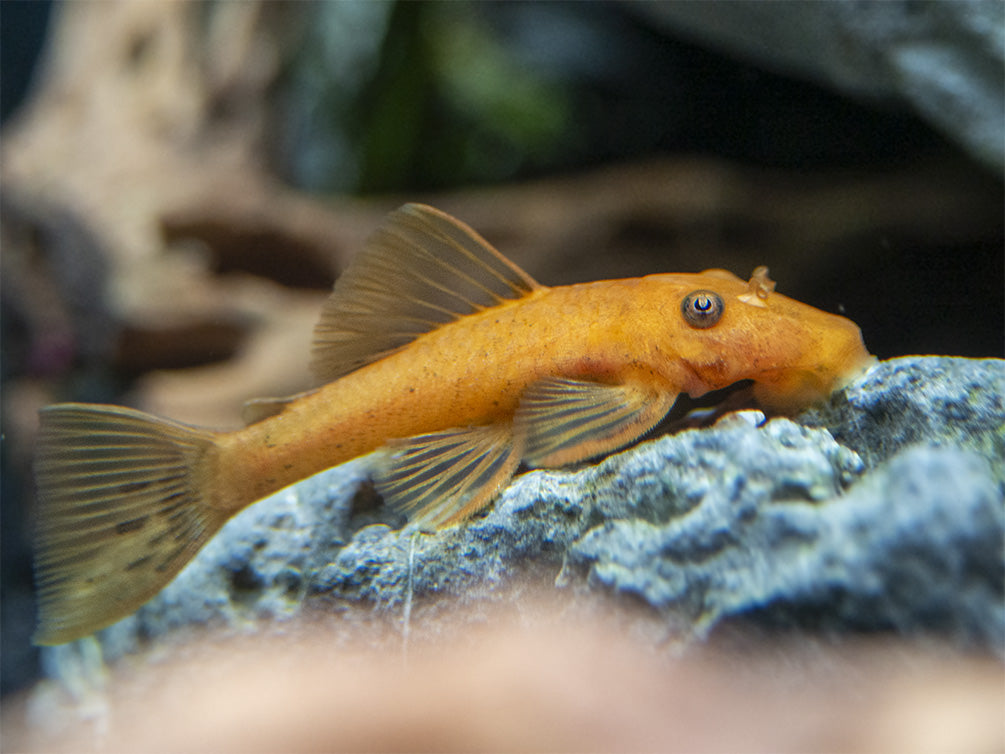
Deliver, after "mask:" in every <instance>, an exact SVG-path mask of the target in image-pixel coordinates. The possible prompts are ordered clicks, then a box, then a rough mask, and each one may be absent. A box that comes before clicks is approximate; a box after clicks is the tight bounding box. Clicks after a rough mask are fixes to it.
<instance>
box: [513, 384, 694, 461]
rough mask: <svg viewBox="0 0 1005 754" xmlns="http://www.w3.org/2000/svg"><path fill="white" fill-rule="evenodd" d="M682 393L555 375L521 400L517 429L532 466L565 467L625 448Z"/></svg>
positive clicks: (657, 421) (527, 459) (651, 425)
mask: <svg viewBox="0 0 1005 754" xmlns="http://www.w3.org/2000/svg"><path fill="white" fill-rule="evenodd" d="M676 398H677V394H676V393H668V392H661V391H659V390H656V389H655V388H650V387H647V386H642V385H636V384H631V383H627V384H606V383H601V382H595V381H592V380H574V379H568V378H564V377H549V378H546V379H543V380H539V381H537V382H535V383H534V384H533V385H531V386H530V387H529V388H528V389H527V390H526V391H525V392H524V394H523V396H522V397H521V399H520V407H519V409H518V410H517V413H516V418H515V420H514V432H515V434H516V435H517V436H518V437H523V438H524V442H525V448H524V452H523V458H524V460H525V461H526V462H527V464H528V465H530V466H538V467H539V466H564V465H566V464H570V463H576V462H578V461H585V460H587V459H588V458H593V457H594V456H598V455H602V454H604V453H610V452H612V451H614V450H617V449H619V448H621V447H624V446H625V445H627V444H628V443H630V442H631V441H632V440H635V439H637V438H638V437H640V436H642V435H643V434H644V433H645V432H647V431H649V430H650V429H652V428H653V427H655V426H656V425H657V424H658V423H659V421H660V420H661V419H662V418H663V417H664V416H666V414H667V412H668V411H669V410H670V408H671V407H672V406H673V403H674V401H675V400H676Z"/></svg>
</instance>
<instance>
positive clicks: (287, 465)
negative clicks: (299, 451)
mask: <svg viewBox="0 0 1005 754" xmlns="http://www.w3.org/2000/svg"><path fill="white" fill-rule="evenodd" d="M292 468H293V464H292V463H284V464H283V471H289V470H290V469H292Z"/></svg>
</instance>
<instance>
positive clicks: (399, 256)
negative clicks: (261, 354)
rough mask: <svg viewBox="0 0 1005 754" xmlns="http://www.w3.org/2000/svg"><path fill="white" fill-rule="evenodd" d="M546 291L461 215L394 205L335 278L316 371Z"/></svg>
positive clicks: (382, 352) (316, 349) (318, 338)
mask: <svg viewBox="0 0 1005 754" xmlns="http://www.w3.org/2000/svg"><path fill="white" fill-rule="evenodd" d="M540 288H542V286H541V285H539V284H538V283H536V282H535V281H534V280H533V278H531V277H530V276H529V275H528V274H527V273H526V272H524V271H523V270H521V269H520V268H519V267H517V266H516V265H515V264H513V263H512V262H510V261H509V260H508V259H506V257H504V256H503V255H502V254H500V253H499V252H498V251H496V250H495V249H494V248H492V246H490V245H489V243H488V242H487V241H485V239H483V238H482V237H481V236H479V235H478V234H477V233H475V231H473V230H472V229H471V228H469V227H468V226H467V225H465V224H464V223H462V222H460V221H459V220H455V219H454V218H453V217H451V216H450V215H448V214H446V213H444V212H440V211H439V210H436V209H433V208H432V207H427V206H425V205H421V204H406V205H404V206H403V207H401V208H400V209H397V210H395V211H394V212H392V213H391V214H390V215H388V217H387V219H386V220H385V221H384V223H383V224H382V225H381V226H380V227H379V228H378V229H377V230H376V231H375V232H374V234H373V235H372V236H371V237H370V239H369V240H368V241H367V244H366V247H365V248H364V249H363V250H362V251H361V252H360V253H359V255H358V256H357V257H356V258H355V259H354V260H353V262H352V264H351V265H349V268H348V269H347V270H346V271H345V272H344V273H343V274H342V276H341V277H340V278H339V279H338V280H337V281H336V282H335V290H334V291H333V292H332V294H331V296H329V297H328V300H327V301H326V302H325V304H324V307H323V308H322V310H321V319H320V321H319V322H318V324H317V326H315V328H314V345H313V348H312V350H311V370H312V371H313V373H314V376H315V377H316V378H317V379H318V380H320V381H322V382H327V381H331V380H334V379H337V378H339V377H342V376H343V375H345V374H348V373H349V372H352V371H353V370H355V369H358V368H359V367H361V366H364V365H366V364H370V363H372V362H374V361H377V360H379V359H382V358H384V357H385V356H387V355H389V354H391V353H394V352H395V351H397V350H398V349H400V348H402V347H403V346H405V345H407V344H408V343H411V342H412V341H413V340H415V339H416V338H417V337H419V336H420V335H422V334H423V333H427V332H429V331H431V330H435V329H436V328H438V327H440V326H442V325H444V324H446V323H448V322H452V321H454V320H456V319H458V318H460V317H463V316H465V315H468V314H472V313H474V312H477V311H481V310H482V309H486V308H489V307H492V306H496V305H498V304H501V303H503V302H504V301H507V300H514V299H518V298H522V297H523V296H526V295H527V294H528V293H530V292H532V291H534V290H538V289H540Z"/></svg>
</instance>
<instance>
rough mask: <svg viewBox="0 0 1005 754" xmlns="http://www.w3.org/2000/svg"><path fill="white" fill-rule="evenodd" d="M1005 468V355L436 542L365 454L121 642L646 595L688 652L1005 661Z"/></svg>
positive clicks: (853, 388) (542, 500) (641, 464)
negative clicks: (895, 645)
mask: <svg viewBox="0 0 1005 754" xmlns="http://www.w3.org/2000/svg"><path fill="white" fill-rule="evenodd" d="M1003 458H1005V362H1002V361H1001V360H994V359H987V360H972V359H961V358H945V357H907V358H899V359H894V360H890V361H887V362H883V363H881V364H879V365H878V366H876V367H875V368H873V369H872V370H870V371H869V372H868V373H867V374H865V375H864V376H863V377H862V378H860V379H859V380H858V381H857V382H855V383H853V384H852V385H850V386H849V387H847V388H846V389H845V390H843V391H841V392H839V393H837V394H836V395H835V396H834V397H833V398H832V400H831V401H830V403H829V404H827V405H826V406H823V407H821V408H818V409H814V410H813V411H810V412H807V413H806V414H804V415H803V416H801V417H798V418H797V419H796V420H795V421H792V420H788V419H773V420H771V421H767V422H765V421H764V417H763V415H761V414H760V413H758V412H755V411H746V412H739V413H735V414H731V415H728V416H726V417H725V418H723V419H722V420H720V421H719V422H718V423H717V424H716V425H715V426H713V427H710V428H705V429H698V430H688V431H684V432H681V433H679V434H676V435H672V436H664V437H660V438H658V439H655V440H651V441H648V442H644V443H641V444H639V445H637V446H635V447H633V448H631V449H629V450H627V451H625V452H622V453H619V454H617V455H614V456H611V457H609V458H607V459H606V460H604V461H602V462H600V463H597V464H594V465H588V466H583V467H581V468H578V469H574V470H562V471H532V472H529V473H526V474H524V475H522V476H520V477H519V478H518V479H517V480H516V481H515V482H514V483H513V484H511V485H510V487H509V488H508V489H506V490H505V492H504V493H503V494H502V495H501V497H500V498H499V499H498V500H497V502H496V503H495V505H494V506H492V507H491V508H490V509H489V510H488V511H487V512H485V513H484V514H482V515H479V516H477V517H476V518H474V519H473V520H472V521H470V522H469V523H467V524H466V525H463V526H459V527H453V528H450V529H447V530H445V531H441V532H438V533H435V534H426V533H420V532H418V531H416V530H414V529H413V528H411V527H409V526H407V525H405V526H402V524H403V523H404V522H403V521H400V520H394V519H393V518H392V517H391V516H390V514H389V513H388V512H387V510H386V509H385V508H384V507H383V506H382V505H381V504H380V500H379V498H378V497H377V495H376V493H374V492H373V488H372V485H371V484H370V482H369V471H368V470H369V468H370V464H372V462H373V461H372V459H370V458H361V459H358V460H356V461H354V462H352V463H348V464H345V465H343V466H341V467H338V468H334V469H331V470H329V471H327V472H325V473H323V474H319V475H318V476H316V477H313V478H311V479H308V480H306V481H304V482H302V483H300V484H298V485H296V486H294V487H291V488H289V489H287V490H285V491H283V492H281V493H279V494H277V495H275V496H273V497H271V498H269V499H267V500H264V501H262V502H260V503H258V504H256V505H255V506H253V507H251V508H250V509H248V510H247V511H245V512H243V513H242V514H241V515H239V516H237V517H236V518H235V519H234V520H233V521H231V522H230V523H229V524H228V525H227V526H226V527H225V528H224V529H223V531H222V532H221V533H220V534H219V535H218V536H217V537H216V538H215V539H214V540H213V541H212V542H211V543H210V544H209V545H208V546H207V547H206V548H205V550H203V552H201V553H200V554H199V556H198V557H197V558H196V559H195V560H194V561H193V562H192V563H191V564H190V565H189V567H187V568H186V569H185V570H184V571H183V572H182V573H181V574H180V575H179V576H178V578H177V579H176V580H175V581H174V582H173V583H172V584H171V585H170V586H169V587H168V588H167V589H165V590H164V591H163V592H162V593H161V594H160V595H159V596H157V597H156V598H155V599H154V600H152V601H151V602H150V603H148V604H147V605H146V606H145V607H143V608H142V609H141V610H140V611H139V612H138V613H136V614H135V615H133V616H130V617H129V618H127V619H126V620H123V621H121V622H120V623H118V624H117V625H115V626H112V627H111V628H109V629H106V630H105V631H103V632H101V633H100V634H99V641H100V642H101V644H102V649H103V652H104V655H105V657H106V658H115V657H118V656H121V655H123V654H126V653H129V652H131V651H135V650H136V649H139V648H141V647H144V646H148V645H149V644H150V642H151V641H153V640H155V639H157V638H158V637H163V636H165V635H168V634H171V633H173V632H175V631H176V630H177V629H179V628H181V627H184V626H191V625H193V624H195V625H216V626H221V625H222V626H226V627H228V628H229V630H234V631H239V632H247V631H254V630H257V629H258V628H259V627H260V626H262V625H263V624H266V625H273V624H274V622H275V621H284V620H289V619H292V618H294V617H296V616H303V615H313V616H317V615H321V614H330V613H332V612H334V613H337V614H338V615H339V619H340V620H341V619H342V618H352V617H354V616H355V617H358V616H359V614H361V613H362V614H365V615H366V616H367V620H370V619H373V618H374V617H377V618H384V619H387V621H389V622H390V623H391V624H393V625H402V624H399V623H398V622H400V621H401V620H402V618H403V617H405V618H406V619H408V618H409V616H411V619H412V621H413V623H418V622H420V618H421V617H422V616H425V617H429V616H431V615H436V614H439V615H441V616H442V615H445V614H449V613H451V612H454V613H461V612H464V613H465V614H468V615H470V614H471V611H470V610H467V611H452V610H450V608H451V607H452V606H460V605H464V606H468V607H470V606H471V605H477V604H479V603H480V602H481V601H486V602H492V601H496V602H498V601H500V600H503V601H505V600H514V599H519V598H520V597H519V595H520V594H521V591H520V589H515V590H514V589H513V588H512V587H513V585H514V584H526V583H528V582H531V583H534V584H535V585H536V586H538V587H540V588H541V589H543V590H544V591H545V594H546V596H547V595H548V594H551V595H553V596H554V598H555V599H556V600H558V601H561V602H562V603H563V604H568V603H583V602H589V601H591V600H595V599H596V598H597V597H598V596H607V597H610V596H612V595H614V596H615V597H618V596H621V595H630V598H629V599H626V600H618V599H615V600H614V602H615V603H619V604H632V605H636V604H637V603H639V602H640V601H641V602H642V603H643V605H645V606H648V607H646V608H645V609H644V610H643V611H641V612H644V613H646V615H647V618H646V620H647V621H649V622H652V621H653V620H654V619H655V620H656V621H657V622H658V623H659V625H660V626H661V627H662V629H663V631H664V634H663V637H664V638H666V637H671V638H672V639H674V640H679V641H682V642H687V641H690V640H694V639H696V638H702V637H705V636H707V635H708V634H709V632H711V631H713V630H717V629H718V628H719V627H721V626H723V625H730V626H740V627H753V628H756V630H757V631H760V632H764V631H768V632H775V631H782V630H785V631H791V630H799V631H803V632H817V633H824V634H826V635H828V636H833V635H836V634H841V633H859V632H869V633H874V632H890V633H893V634H895V635H898V636H909V637H918V636H931V635H934V636H938V637H940V638H943V639H946V640H949V641H950V642H952V643H954V644H956V645H958V646H960V647H966V648H979V649H982V650H985V651H986V650H991V651H993V652H996V653H998V654H999V655H1000V656H1001V655H1005V603H1003V599H1005V597H1003V573H1005V555H1003V542H1005V461H1003ZM413 610H415V612H414V613H413V612H412V611H413ZM636 612H639V611H636ZM350 622H351V621H350ZM51 652H52V654H51V656H50V660H52V661H53V662H54V663H55V664H56V665H57V666H58V665H59V663H60V662H61V658H63V657H65V658H70V657H72V656H73V655H74V652H75V650H74V649H73V647H72V645H71V646H68V647H63V648H55V649H54V650H51Z"/></svg>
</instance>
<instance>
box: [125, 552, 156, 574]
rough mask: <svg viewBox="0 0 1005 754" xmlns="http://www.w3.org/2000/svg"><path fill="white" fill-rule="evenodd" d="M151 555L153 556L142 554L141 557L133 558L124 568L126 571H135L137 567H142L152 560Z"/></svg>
mask: <svg viewBox="0 0 1005 754" xmlns="http://www.w3.org/2000/svg"><path fill="white" fill-rule="evenodd" d="M153 557H154V556H153V555H144V556H143V557H142V558H139V559H138V560H134V561H133V562H132V563H130V564H129V565H127V566H126V570H127V571H135V570H136V569H137V568H143V567H144V566H146V565H147V563H149V562H150V561H151V560H153Z"/></svg>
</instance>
